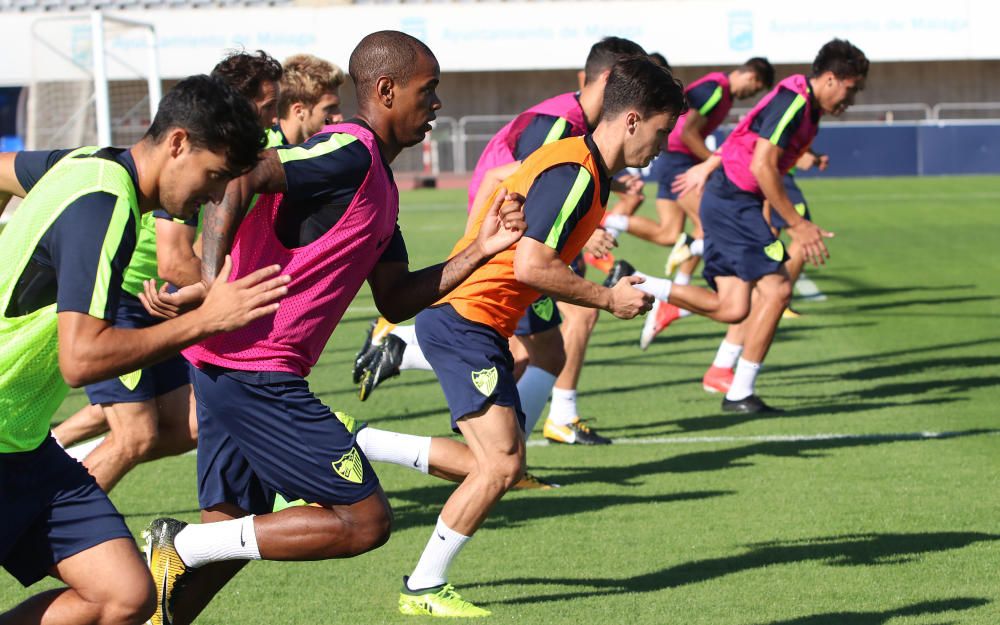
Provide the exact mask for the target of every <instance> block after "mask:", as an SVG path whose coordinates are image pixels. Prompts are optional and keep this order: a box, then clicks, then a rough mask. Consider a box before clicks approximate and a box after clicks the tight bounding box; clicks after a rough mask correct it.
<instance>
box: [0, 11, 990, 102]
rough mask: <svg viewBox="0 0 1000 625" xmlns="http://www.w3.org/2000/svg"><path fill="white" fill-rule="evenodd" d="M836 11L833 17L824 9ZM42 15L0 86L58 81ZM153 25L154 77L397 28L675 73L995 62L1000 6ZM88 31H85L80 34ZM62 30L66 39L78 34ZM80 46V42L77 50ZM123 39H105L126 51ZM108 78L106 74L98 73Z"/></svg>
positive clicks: (22, 21) (447, 44) (462, 48)
mask: <svg viewBox="0 0 1000 625" xmlns="http://www.w3.org/2000/svg"><path fill="white" fill-rule="evenodd" d="M834 13H835V14H834ZM51 15H52V13H38V12H33V13H9V12H8V13H0V21H2V23H3V26H4V28H3V31H4V37H3V38H2V39H0V85H25V84H28V83H29V82H31V80H32V79H33V78H34V79H35V80H59V79H61V78H63V76H61V75H60V72H59V68H58V67H57V66H53V67H51V68H47V67H45V66H44V64H42V65H43V67H41V68H36V71H40V72H41V75H36V76H32V75H31V68H32V60H31V59H30V58H27V57H30V55H31V45H30V31H31V23H32V21H33V20H35V19H37V18H39V17H42V16H51ZM120 15H121V16H122V17H125V18H130V19H136V20H141V21H143V22H148V23H151V24H153V25H154V26H155V28H156V30H157V34H158V35H159V46H160V64H161V74H162V75H163V77H164V78H179V77H182V76H186V75H189V74H193V73H199V72H206V71H208V70H209V69H210V68H211V67H212V66H213V65H214V63H215V62H216V60H217V59H219V58H220V57H221V56H222V55H223V54H224V52H225V51H226V50H227V49H231V48H234V47H240V46H242V47H245V48H248V49H257V48H263V49H265V50H267V51H268V52H269V53H270V54H272V55H273V56H275V57H277V58H278V59H283V58H285V57H286V56H288V55H291V54H294V53H298V52H310V53H313V54H316V55H318V56H321V57H323V58H327V59H330V60H332V61H334V62H336V63H338V64H340V65H343V66H346V65H347V59H348V56H349V55H350V52H351V50H352V49H353V48H354V46H355V45H356V44H357V42H358V41H359V40H360V39H361V37H362V36H364V35H365V34H366V33H368V32H371V31H374V30H379V29H387V28H389V29H398V30H403V31H406V32H409V33H411V34H413V35H415V36H417V37H419V38H420V39H422V40H424V41H425V42H427V43H428V45H430V47H431V48H432V49H433V50H434V52H435V53H436V55H437V57H438V59H439V60H440V62H441V68H442V70H443V71H446V72H449V71H451V72H454V71H490V70H538V69H575V68H578V67H580V65H581V63H582V61H583V59H584V58H585V56H586V53H587V50H588V49H589V47H590V46H591V44H593V42H594V41H596V40H597V39H599V38H600V37H603V36H605V35H619V36H624V37H629V38H631V39H634V40H635V41H637V42H638V43H640V44H642V45H643V46H644V47H646V48H647V49H649V50H660V51H663V52H664V53H665V54H666V55H667V57H668V58H669V60H670V62H671V63H672V64H673V65H675V66H686V65H720V66H726V65H733V64H736V63H740V62H742V61H743V60H745V59H746V58H747V57H749V56H753V55H763V56H767V57H769V58H770V59H771V61H772V62H774V63H808V62H810V61H811V60H812V57H813V55H814V54H815V53H816V50H817V49H818V48H819V46H820V45H821V44H822V43H824V42H825V41H827V40H829V39H831V38H832V37H835V36H836V37H846V38H848V39H850V40H851V41H852V42H854V43H855V44H857V45H858V46H860V47H861V48H862V49H863V50H865V52H866V53H867V54H868V55H869V57H870V58H871V59H872V60H873V61H876V62H879V61H920V60H967V59H978V60H983V59H1000V37H997V36H996V30H995V29H996V25H997V24H1000V3H998V2H994V1H992V0H954V1H952V2H946V3H943V2H929V1H926V0H923V1H912V0H881V1H879V2H871V1H870V0H843V1H841V2H839V3H837V5H836V8H835V10H833V9H828V8H825V7H824V6H822V5H808V4H807V5H803V3H802V2H801V0H797V1H792V0H770V1H759V2H756V3H750V2H745V1H744V2H737V1H733V0H661V1H659V2H651V1H645V0H630V1H618V2H609V1H589V2H574V1H567V2H551V3H544V2H530V3H519V2H503V3H491V2H483V3H472V4H465V3H461V4H451V3H441V4H439V3H427V4H420V3H415V4H407V3H403V4H392V5H336V6H327V7H282V8H260V9H250V8H245V7H241V8H238V9H184V10H159V11H126V12H121V13H120ZM87 28H88V30H89V27H87ZM86 35H87V36H84V35H81V34H80V33H75V32H73V31H71V30H68V31H67V34H66V36H67V37H68V38H70V39H74V40H75V39H79V40H81V41H83V40H84V39H89V32H88V33H86ZM81 45H82V44H81ZM141 45H142V44H141V42H140V41H138V40H137V39H133V38H120V39H116V40H112V41H110V42H108V46H109V50H110V51H113V52H115V53H118V54H126V55H127V54H129V52H130V50H133V48H139V47H141ZM109 78H110V79H112V80H114V79H116V78H118V77H117V76H114V75H113V74H112V75H110V76H109Z"/></svg>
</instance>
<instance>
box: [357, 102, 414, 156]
mask: <svg viewBox="0 0 1000 625" xmlns="http://www.w3.org/2000/svg"><path fill="white" fill-rule="evenodd" d="M354 117H355V119H358V120H360V121H362V122H364V123H365V124H366V125H367V126H368V128H370V129H371V131H372V134H373V135H375V143H377V144H378V151H379V152H380V153H381V154H382V158H384V159H385V162H386V163H390V164H391V163H392V161H394V160H395V159H396V157H397V156H399V153H400V152H402V151H403V146H402V145H401V144H400V143H399V141H397V140H396V138H395V137H394V136H393V134H392V131H391V128H390V125H389V123H388V122H387V121H386V120H385V118H383V117H380V116H379V115H372V114H370V113H369V112H368V111H365V110H358V113H357V115H355V116H354Z"/></svg>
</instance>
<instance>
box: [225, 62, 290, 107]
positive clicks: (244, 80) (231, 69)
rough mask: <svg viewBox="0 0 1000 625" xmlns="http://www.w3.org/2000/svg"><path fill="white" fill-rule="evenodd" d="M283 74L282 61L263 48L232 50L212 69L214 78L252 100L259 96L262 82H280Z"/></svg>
mask: <svg viewBox="0 0 1000 625" xmlns="http://www.w3.org/2000/svg"><path fill="white" fill-rule="evenodd" d="M281 74H282V70H281V63H279V62H278V61H277V59H275V58H274V57H272V56H271V55H269V54H268V53H267V52H264V51H263V50H257V52H254V53H250V52H245V51H243V50H239V51H235V52H230V53H229V54H228V55H227V56H226V58H224V59H222V60H221V61H219V62H218V64H216V66H215V67H214V68H213V69H212V78H218V79H219V80H221V81H223V82H225V83H226V84H227V85H229V86H230V87H232V88H233V89H236V90H237V91H239V92H240V93H241V94H243V97H245V98H248V99H250V100H253V99H254V98H255V97H257V94H258V93H259V92H260V84H261V83H262V82H264V81H265V80H270V81H272V82H278V81H280V80H281Z"/></svg>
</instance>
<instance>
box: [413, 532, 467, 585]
mask: <svg viewBox="0 0 1000 625" xmlns="http://www.w3.org/2000/svg"><path fill="white" fill-rule="evenodd" d="M470 538H472V537H471V536H463V535H462V534H459V533H458V532H456V531H454V530H453V529H451V528H450V527H448V526H447V525H445V524H444V521H442V520H441V517H438V520H437V527H435V528H434V533H433V534H431V538H430V540H428V541H427V546H426V547H424V552H423V553H422V554H420V561H419V562H417V568H415V569H413V573H411V574H410V579H408V580H407V581H406V585H407V586H408V587H409V588H410V590H421V589H424V588H433V587H435V586H440V585H441V584H444V583H445V582H447V581H448V568H449V567H450V566H451V561H452V560H454V559H455V556H457V555H458V552H459V551H461V550H462V547H464V546H465V543H467V542H469V539H470Z"/></svg>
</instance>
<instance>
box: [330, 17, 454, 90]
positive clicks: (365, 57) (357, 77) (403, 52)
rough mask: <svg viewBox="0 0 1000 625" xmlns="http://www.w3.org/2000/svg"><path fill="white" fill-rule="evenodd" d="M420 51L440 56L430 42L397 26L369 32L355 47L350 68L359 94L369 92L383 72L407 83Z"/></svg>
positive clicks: (349, 63)
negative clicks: (426, 42) (404, 31)
mask: <svg viewBox="0 0 1000 625" xmlns="http://www.w3.org/2000/svg"><path fill="white" fill-rule="evenodd" d="M421 54H426V55H428V56H430V57H431V58H433V59H435V60H437V57H435V56H434V53H433V52H431V49H430V48H429V47H427V44H425V43H424V42H423V41H420V40H419V39H417V38H416V37H413V36H411V35H407V34H406V33H403V32H399V31H398V30H380V31H378V32H374V33H371V34H370V35H367V36H366V37H365V38H364V39H362V40H361V41H360V42H359V43H358V45H357V47H356V48H354V51H353V52H351V59H350V61H348V64H347V72H348V73H349V74H350V75H351V80H353V81H354V87H355V90H356V91H357V92H358V94H359V96H360V95H361V94H363V93H366V92H367V91H368V89H369V87H371V85H373V84H375V81H377V80H378V79H379V77H380V76H388V77H390V78H392V79H393V80H394V81H396V82H398V83H399V84H400V85H403V86H405V85H406V83H407V82H409V80H410V78H411V77H412V75H413V70H414V68H415V67H416V64H417V58H418V57H419V56H420V55H421ZM362 97H363V96H362Z"/></svg>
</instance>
